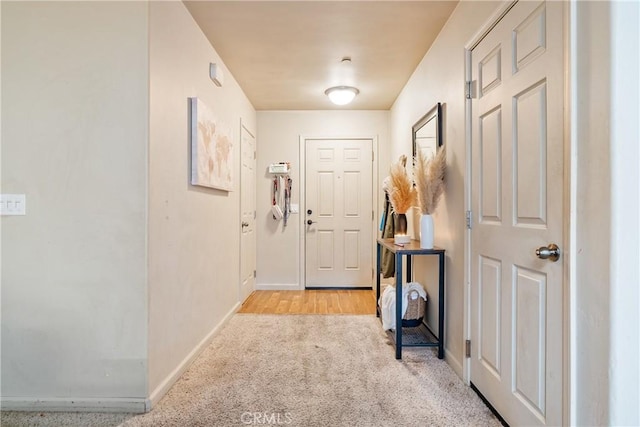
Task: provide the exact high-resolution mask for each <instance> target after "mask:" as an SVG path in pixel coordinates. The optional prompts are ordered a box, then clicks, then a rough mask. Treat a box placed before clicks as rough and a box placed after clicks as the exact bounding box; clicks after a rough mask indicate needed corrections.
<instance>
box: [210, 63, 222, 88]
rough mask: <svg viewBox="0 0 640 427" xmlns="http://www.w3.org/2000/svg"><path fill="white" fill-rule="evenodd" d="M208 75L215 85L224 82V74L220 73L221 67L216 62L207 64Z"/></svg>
mask: <svg viewBox="0 0 640 427" xmlns="http://www.w3.org/2000/svg"><path fill="white" fill-rule="evenodd" d="M209 77H211V80H213V82H214V83H215V84H216V86H218V87H220V86H222V83H224V74H223V73H222V67H221V66H219V65H218V64H214V63H213V62H212V63H211V64H209Z"/></svg>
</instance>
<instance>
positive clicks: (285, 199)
mask: <svg viewBox="0 0 640 427" xmlns="http://www.w3.org/2000/svg"><path fill="white" fill-rule="evenodd" d="M290 170H291V164H290V163H289V162H280V163H272V164H270V165H269V173H270V174H272V175H274V177H273V180H272V184H271V189H272V191H271V214H272V216H273V219H274V221H280V220H282V221H283V225H284V226H285V227H286V226H287V220H288V219H289V215H291V183H292V180H291V177H290V176H289V171H290Z"/></svg>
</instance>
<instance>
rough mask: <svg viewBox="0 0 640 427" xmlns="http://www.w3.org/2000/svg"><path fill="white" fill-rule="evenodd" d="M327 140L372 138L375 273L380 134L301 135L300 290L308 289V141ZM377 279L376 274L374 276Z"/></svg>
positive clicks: (373, 266) (373, 258) (373, 253)
mask: <svg viewBox="0 0 640 427" xmlns="http://www.w3.org/2000/svg"><path fill="white" fill-rule="evenodd" d="M320 139H321V140H327V139H342V140H344V139H352V140H365V139H366V140H371V149H372V150H373V164H372V168H371V200H372V205H373V212H374V218H373V220H372V221H371V232H372V236H373V240H372V242H371V260H372V263H371V266H372V268H373V269H374V274H375V268H376V267H375V262H374V261H373V260H375V249H376V245H375V242H376V239H377V236H378V233H377V229H378V227H376V222H377V221H376V220H375V219H376V218H377V217H378V216H379V213H380V208H379V203H380V195H379V194H378V193H379V192H378V191H377V190H378V185H377V183H378V162H379V159H380V156H379V155H378V136H377V135H374V136H362V135H357V136H353V135H350V136H335V135H333V136H318V135H300V136H299V139H298V144H299V147H300V149H299V153H300V159H299V162H298V164H299V165H300V186H299V187H300V198H299V202H300V205H299V211H300V214H299V216H300V218H299V219H298V230H299V233H300V235H299V236H298V241H299V242H300V252H299V253H300V262H298V277H299V283H300V285H299V290H301V291H303V290H305V289H306V287H307V279H306V276H307V274H306V273H307V271H306V268H307V252H306V249H307V233H306V232H305V229H306V225H305V221H306V219H307V213H306V202H307V199H306V194H305V193H306V185H307V183H306V174H307V141H313V140H320ZM374 279H375V276H374ZM372 286H373V279H372Z"/></svg>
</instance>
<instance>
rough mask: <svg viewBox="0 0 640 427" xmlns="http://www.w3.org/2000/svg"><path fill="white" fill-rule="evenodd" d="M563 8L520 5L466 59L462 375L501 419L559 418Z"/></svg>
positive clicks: (550, 421)
mask: <svg viewBox="0 0 640 427" xmlns="http://www.w3.org/2000/svg"><path fill="white" fill-rule="evenodd" d="M562 15H563V5H562V3H561V2H540V1H538V2H533V1H527V2H524V1H520V2H518V3H516V4H515V5H514V6H513V8H512V9H511V10H510V11H509V12H508V13H507V14H506V15H505V16H504V17H503V18H502V19H501V20H500V22H498V24H497V25H496V26H495V27H494V28H493V29H492V30H491V31H490V32H489V33H488V34H487V36H486V37H485V38H484V39H483V40H482V41H481V42H480V43H479V44H478V45H477V46H476V47H475V48H474V49H473V51H472V55H471V58H472V59H471V67H472V78H473V80H476V81H477V87H478V97H477V98H476V99H474V100H473V101H472V148H471V150H472V152H471V159H472V177H471V183H472V184H471V192H472V195H471V196H472V197H471V198H472V211H473V212H474V213H475V212H477V215H473V216H472V218H473V220H474V222H473V224H472V229H471V278H470V279H471V341H472V357H471V382H472V383H473V384H474V385H475V386H476V387H477V388H478V389H479V390H480V392H481V393H482V394H483V395H484V396H485V397H486V398H487V399H488V401H489V402H490V403H491V404H492V405H493V406H494V407H495V408H496V409H497V411H498V412H499V413H500V414H501V415H502V416H503V417H504V418H505V420H506V421H507V422H508V423H509V424H511V425H561V424H562V397H563V394H562V360H563V354H562V348H563V340H562V332H563V313H562V300H563V271H562V262H561V261H560V262H551V261H549V260H542V259H539V258H537V257H536V255H535V249H536V248H538V247H542V246H547V245H548V244H549V243H557V244H562V242H563V241H564V239H563V234H562V215H563V209H562V200H563V193H562V191H563V187H564V185H563V179H564V177H563V170H562V164H563V122H562V120H563V93H564V84H563V44H562V43H563V42H562V25H563V17H562ZM474 343H475V344H474Z"/></svg>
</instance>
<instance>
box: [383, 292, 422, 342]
mask: <svg viewBox="0 0 640 427" xmlns="http://www.w3.org/2000/svg"><path fill="white" fill-rule="evenodd" d="M412 291H416V292H418V295H420V298H422V299H423V300H425V301H426V300H427V292H426V291H425V290H424V287H422V285H421V284H420V283H418V282H409V283H406V284H405V285H403V286H402V316H401V317H404V315H405V314H406V313H407V307H409V294H410V293H411V292H412ZM378 304H379V305H380V317H381V318H382V329H384V330H385V331H388V330H390V329H393V330H395V329H396V288H395V287H394V286H387V287H386V288H385V289H384V290H383V291H382V295H381V296H380V300H379V301H378Z"/></svg>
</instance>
